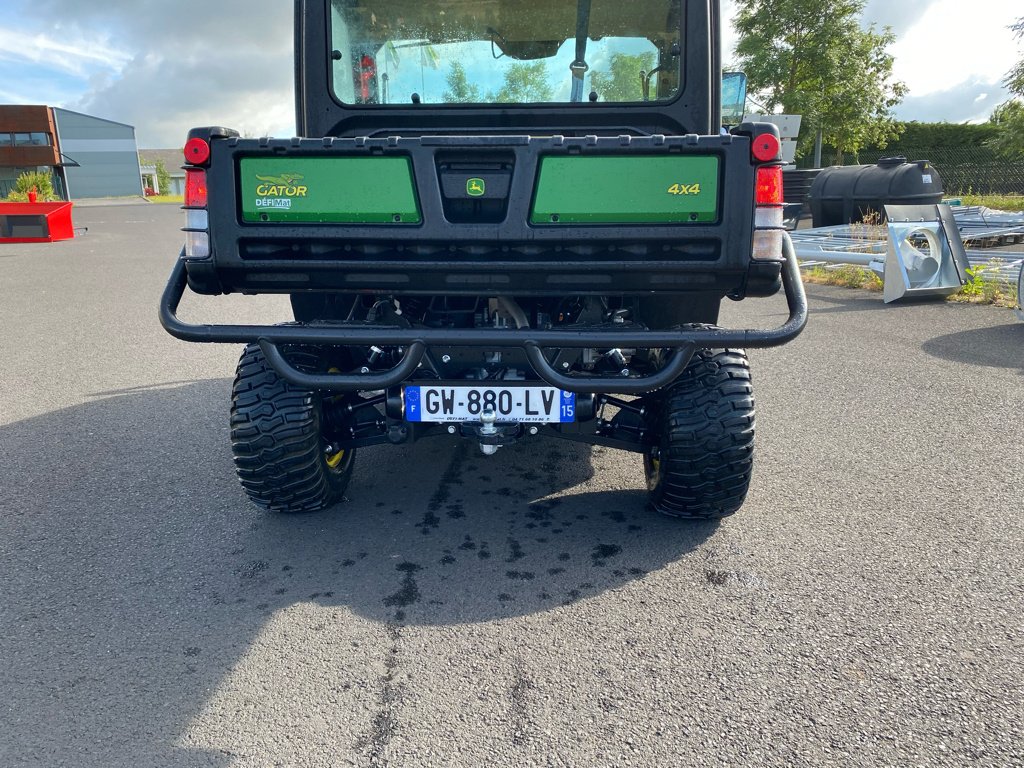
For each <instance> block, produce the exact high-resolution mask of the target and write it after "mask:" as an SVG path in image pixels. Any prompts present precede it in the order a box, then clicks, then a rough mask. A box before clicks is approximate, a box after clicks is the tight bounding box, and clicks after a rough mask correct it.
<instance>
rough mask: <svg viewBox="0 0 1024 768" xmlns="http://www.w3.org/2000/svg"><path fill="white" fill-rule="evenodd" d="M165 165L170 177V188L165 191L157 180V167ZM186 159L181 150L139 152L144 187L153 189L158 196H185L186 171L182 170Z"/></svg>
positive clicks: (144, 150)
mask: <svg viewBox="0 0 1024 768" xmlns="http://www.w3.org/2000/svg"><path fill="white" fill-rule="evenodd" d="M158 162H159V163H163V164H164V168H166V169H167V173H168V175H169V176H170V186H169V188H168V189H164V188H162V187H161V186H160V181H159V179H158V178H157V172H156V165H157V163H158ZM183 162H184V158H183V155H182V150H180V149H143V150H141V151H140V152H139V164H140V165H141V166H142V186H143V187H146V188H147V189H152V190H153V194H156V195H177V196H179V197H180V196H182V195H184V194H185V169H184V168H182V167H181V166H182V163H183Z"/></svg>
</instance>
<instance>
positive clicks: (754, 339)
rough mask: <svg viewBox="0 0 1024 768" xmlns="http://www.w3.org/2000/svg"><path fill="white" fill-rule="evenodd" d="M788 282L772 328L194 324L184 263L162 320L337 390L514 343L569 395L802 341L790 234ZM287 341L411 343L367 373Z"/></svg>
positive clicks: (646, 383) (660, 382) (623, 386)
mask: <svg viewBox="0 0 1024 768" xmlns="http://www.w3.org/2000/svg"><path fill="white" fill-rule="evenodd" d="M784 252H785V262H784V263H783V268H782V281H783V287H784V289H785V294H786V301H787V304H788V305H789V318H788V319H787V320H786V322H785V323H784V324H783V325H781V326H779V327H778V328H773V329H745V330H733V329H725V328H723V329H685V328H684V329H669V330H654V331H651V330H635V329H624V330H622V331H612V330H581V329H552V330H540V329H529V328H524V329H517V330H512V329H479V328H474V329H448V328H444V329H442V328H414V327H410V328H396V327H393V326H387V327H382V326H372V325H362V324H360V325H341V324H337V325H328V324H323V325H206V324H203V325H195V324H189V323H185V322H182V321H181V320H179V319H178V317H177V315H176V312H177V310H178V305H179V303H180V302H181V299H182V296H183V295H184V293H185V289H186V288H187V287H188V278H187V275H186V269H185V262H184V261H183V260H182V259H179V260H178V261H177V262H176V263H175V266H174V270H173V271H172V273H171V277H170V280H169V281H168V284H167V288H166V289H165V290H164V294H163V297H162V299H161V303H160V322H161V324H162V325H163V327H164V328H165V329H166V330H167V332H168V333H170V334H171V335H172V336H176V337H177V338H179V339H183V340H185V341H195V342H205V343H235V344H248V343H253V342H256V343H259V344H260V346H261V348H262V349H263V352H264V354H265V355H266V357H267V360H268V361H269V362H270V364H271V365H272V366H273V367H274V368H275V369H276V370H277V371H278V373H280V374H281V376H282V377H284V378H285V379H286V380H288V381H290V382H292V383H293V384H295V385H296V386H301V387H305V388H309V389H323V390H332V391H358V390H376V389H386V388H388V387H392V386H397V385H398V384H400V383H402V382H403V381H406V380H407V379H408V378H409V377H410V375H412V374H413V373H414V372H415V371H416V369H417V368H418V367H419V365H420V363H421V361H422V359H423V357H424V355H425V354H426V352H427V350H428V349H429V348H430V347H431V346H447V347H484V348H491V347H495V348H502V347H504V348H513V347H518V348H521V349H523V350H525V352H526V355H527V357H528V359H529V361H530V364H531V365H532V366H533V368H534V371H535V372H536V374H537V375H538V376H539V377H540V378H541V379H543V380H544V381H546V382H547V383H548V384H551V385H552V386H555V387H558V388H560V389H563V390H566V391H569V392H580V393H601V392H616V393H621V394H643V393H645V392H653V391H654V390H657V389H660V388H662V387H664V386H667V385H668V384H670V383H671V382H672V381H674V380H675V379H676V378H677V377H678V376H679V375H680V374H681V373H682V372H683V369H684V368H685V367H686V364H687V363H688V362H689V360H690V357H691V356H692V355H693V352H694V350H696V349H699V348H721V347H748V348H762V347H777V346H781V345H783V344H786V343H787V342H789V341H792V340H793V339H795V338H796V337H797V336H798V335H799V334H800V332H801V331H802V330H803V328H804V325H805V324H806V322H807V298H806V296H805V294H804V289H803V283H802V281H801V278H800V271H799V267H798V265H797V261H796V253H795V251H794V250H793V245H792V242H791V241H790V239H789V237H788V236H786V238H785V245H784ZM280 344H318V345H325V346H366V345H371V344H376V345H379V346H399V347H404V348H405V350H404V356H403V358H402V360H401V362H400V363H399V364H398V365H397V366H395V367H394V368H392V369H391V370H388V371H383V372H371V373H367V374H326V375H316V374H309V373H305V372H303V371H299V370H297V369H295V368H294V367H292V366H291V365H289V364H288V362H287V361H286V360H285V358H284V355H282V354H281V352H280V350H278V349H277V345H280ZM622 347H637V348H642V349H672V350H674V352H673V354H672V356H671V357H670V358H669V360H668V362H667V363H666V364H665V366H664V367H662V368H661V369H660V370H659V371H657V372H655V373H652V374H650V375H646V376H631V377H622V378H612V377H606V376H582V375H567V374H565V373H561V372H559V371H557V370H556V369H555V368H554V366H553V365H552V364H551V363H550V362H549V359H548V352H547V350H555V349H561V348H570V349H588V348H598V349H602V348H603V349H607V348H622Z"/></svg>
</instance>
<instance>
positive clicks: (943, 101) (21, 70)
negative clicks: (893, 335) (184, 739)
mask: <svg viewBox="0 0 1024 768" xmlns="http://www.w3.org/2000/svg"><path fill="white" fill-rule="evenodd" d="M0 3H2V4H3V6H4V7H5V13H4V24H3V26H2V27H0V103H4V104H50V105H51V106H63V107H67V108H68V109H74V110H78V111H82V112H88V113H89V114H93V115H97V116H99V117H105V118H108V119H111V120H117V121H120V122H125V123H129V124H131V125H134V126H136V128H137V134H138V139H139V145H140V146H141V147H174V146H179V145H180V144H181V143H182V141H183V139H184V136H185V133H186V132H187V131H188V129H189V127H191V126H193V125H209V124H219V125H227V126H230V127H233V128H237V129H239V130H241V131H243V132H245V133H247V134H252V135H265V134H274V135H289V136H290V135H291V134H292V133H293V132H294V118H293V107H292V63H291V8H292V3H291V2H290V0H247V1H246V2H241V1H240V0H202V1H200V0H176V2H173V3H172V2H166V0H102V2H101V0H0ZM723 5H724V7H725V9H726V14H727V15H729V14H730V13H731V9H732V7H733V0H724V3H723ZM1022 14H1024V4H1022V2H1021V0H868V2H867V7H866V10H865V14H864V19H865V23H870V22H875V23H877V24H878V25H889V26H891V27H892V28H893V30H894V31H895V32H896V34H897V36H898V40H897V42H896V44H895V45H894V46H893V49H892V53H893V54H894V55H895V56H896V76H897V77H898V78H899V79H901V80H903V81H904V82H905V83H906V84H907V85H908V86H909V88H910V94H909V96H908V98H907V99H906V101H905V102H904V104H903V105H902V106H901V107H899V108H898V109H897V110H896V115H897V117H899V118H901V119H904V120H922V121H933V120H948V121H951V122H963V121H968V120H984V119H985V118H986V117H987V116H988V114H989V113H990V112H991V111H992V109H993V108H994V107H996V106H997V105H998V104H1000V103H1001V102H1002V101H1004V100H1005V99H1006V98H1007V94H1006V90H1005V89H1004V88H1003V87H1002V85H1001V80H1002V78H1003V76H1004V75H1005V73H1006V72H1007V70H1009V69H1010V67H1011V66H1012V65H1013V63H1014V61H1015V60H1016V58H1017V57H1018V56H1019V55H1021V52H1022V50H1024V46H1022V45H1019V44H1018V43H1019V41H1015V40H1014V39H1013V36H1012V33H1011V32H1010V30H1009V29H1008V28H1007V27H1008V26H1009V24H1011V23H1012V22H1013V21H1014V19H1015V18H1017V17H1019V16H1021V15H1022ZM734 42H735V38H734V36H733V35H732V32H731V30H729V31H727V33H726V46H727V47H728V48H730V49H731V45H732V44H733V43H734Z"/></svg>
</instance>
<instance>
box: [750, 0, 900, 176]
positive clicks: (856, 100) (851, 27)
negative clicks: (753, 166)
mask: <svg viewBox="0 0 1024 768" xmlns="http://www.w3.org/2000/svg"><path fill="white" fill-rule="evenodd" d="M864 4H865V2H864V0H738V6H739V13H738V14H737V16H736V30H737V33H738V35H739V43H738V44H737V46H736V54H737V56H738V58H739V63H740V65H741V67H742V69H743V70H744V71H745V72H746V73H747V77H748V78H749V82H750V88H751V90H752V91H753V92H755V93H757V94H758V97H759V98H758V101H760V102H762V103H763V104H764V106H765V107H766V108H768V109H769V110H772V111H774V110H776V109H778V108H781V109H782V111H783V112H785V113H788V114H798V115H803V116H804V120H803V125H802V127H801V151H802V152H805V151H806V150H807V148H808V147H809V145H810V144H811V142H812V141H813V139H814V135H815V133H816V132H817V130H818V129H820V130H821V131H822V134H823V138H824V140H825V142H826V143H828V144H830V145H831V146H833V147H834V148H835V151H836V155H837V157H840V158H841V157H842V155H843V153H845V152H854V153H856V152H857V151H858V150H860V149H861V148H862V147H865V146H868V145H876V146H881V147H884V146H885V144H886V142H887V141H889V140H891V139H894V138H896V137H898V136H899V130H900V127H899V124H898V123H896V122H895V121H894V120H893V119H892V112H891V110H892V108H893V107H895V106H896V105H897V104H899V103H900V102H901V101H902V100H903V97H904V96H905V95H906V86H905V85H904V84H903V83H901V82H898V81H895V80H893V78H892V65H893V57H892V55H891V54H889V53H888V52H887V48H888V47H889V46H890V45H891V44H892V43H893V41H894V40H895V35H894V34H893V32H892V30H891V29H889V28H888V27H886V28H885V29H884V30H882V31H881V32H879V31H876V29H875V27H874V25H872V26H871V27H869V28H868V29H866V30H865V29H862V28H861V26H860V16H861V14H862V12H863V10H864Z"/></svg>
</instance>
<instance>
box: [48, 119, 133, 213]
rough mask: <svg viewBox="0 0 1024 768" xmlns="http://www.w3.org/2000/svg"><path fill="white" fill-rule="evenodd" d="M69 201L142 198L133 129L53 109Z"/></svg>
mask: <svg viewBox="0 0 1024 768" xmlns="http://www.w3.org/2000/svg"><path fill="white" fill-rule="evenodd" d="M53 112H54V117H55V120H56V124H57V134H58V136H59V140H60V147H61V152H63V153H64V155H65V162H67V161H68V159H71V160H74V161H75V162H76V163H78V167H70V166H69V167H66V168H65V174H66V177H67V183H68V192H69V194H70V195H71V198H72V199H81V198H87V197H124V196H128V195H141V194H142V179H141V174H140V171H139V154H138V148H137V146H136V143H135V128H133V127H132V126H130V125H125V124H123V123H115V122H112V121H110V120H102V119H100V118H98V117H92V116H90V115H83V114H80V113H78V112H71V111H69V110H66V109H54V110H53Z"/></svg>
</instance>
